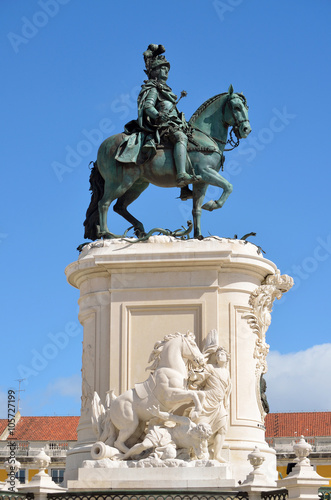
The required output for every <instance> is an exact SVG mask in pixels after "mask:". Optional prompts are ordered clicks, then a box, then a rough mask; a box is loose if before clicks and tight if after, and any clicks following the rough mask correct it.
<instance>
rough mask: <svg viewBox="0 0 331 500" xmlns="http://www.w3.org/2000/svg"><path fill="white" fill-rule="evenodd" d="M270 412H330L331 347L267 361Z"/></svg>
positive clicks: (271, 357)
mask: <svg viewBox="0 0 331 500" xmlns="http://www.w3.org/2000/svg"><path fill="white" fill-rule="evenodd" d="M267 361H268V373H267V374H266V376H265V378H266V381H267V384H268V387H267V397H268V401H269V405H270V411H271V412H287V411H327V410H329V411H330V410H331V390H330V385H331V344H322V345H315V346H313V347H310V348H309V349H307V350H306V351H299V352H294V353H289V354H280V353H279V352H276V351H271V352H270V353H269V355H268V358H267Z"/></svg>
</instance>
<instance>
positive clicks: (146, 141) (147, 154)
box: [115, 122, 222, 165]
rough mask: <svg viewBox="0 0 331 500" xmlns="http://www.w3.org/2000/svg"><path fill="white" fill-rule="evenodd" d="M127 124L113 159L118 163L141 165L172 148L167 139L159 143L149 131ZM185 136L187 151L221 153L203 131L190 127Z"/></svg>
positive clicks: (213, 141)
mask: <svg viewBox="0 0 331 500" xmlns="http://www.w3.org/2000/svg"><path fill="white" fill-rule="evenodd" d="M130 124H131V122H130ZM128 125H129V124H127V125H126V126H125V134H126V136H125V137H124V139H123V140H122V142H121V143H120V144H119V146H118V148H117V151H116V155H115V159H116V160H117V161H119V162H120V163H135V164H136V165H142V164H143V163H145V162H147V161H148V160H150V159H151V158H152V157H153V156H154V155H155V154H156V153H157V151H162V150H167V149H171V150H172V149H173V147H174V145H173V144H172V143H171V142H170V141H169V140H166V139H163V140H162V141H161V142H160V143H157V142H156V141H155V139H154V137H153V135H152V134H151V133H147V132H144V131H137V130H135V129H134V126H133V125H131V126H130V127H128ZM187 137H188V146H187V151H188V152H190V151H198V152H201V153H206V154H211V153H219V154H220V155H222V153H221V152H220V150H219V148H218V146H217V143H216V141H215V140H214V139H213V138H212V137H210V136H208V135H207V134H205V133H204V132H201V131H200V130H198V129H194V128H193V127H191V129H190V131H189V133H188V134H187Z"/></svg>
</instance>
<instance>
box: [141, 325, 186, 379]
mask: <svg viewBox="0 0 331 500" xmlns="http://www.w3.org/2000/svg"><path fill="white" fill-rule="evenodd" d="M176 337H189V339H191V340H194V335H193V333H191V332H187V333H180V332H175V333H170V334H169V335H166V336H165V337H164V339H163V340H159V341H158V342H156V343H155V344H154V349H153V351H152V352H151V354H150V356H149V358H148V363H152V362H153V364H152V365H151V366H147V368H146V370H151V372H152V373H153V372H154V371H155V370H156V368H157V367H158V365H159V362H160V356H161V353H162V351H163V348H164V346H165V344H166V343H167V342H168V341H169V340H172V339H175V338H176Z"/></svg>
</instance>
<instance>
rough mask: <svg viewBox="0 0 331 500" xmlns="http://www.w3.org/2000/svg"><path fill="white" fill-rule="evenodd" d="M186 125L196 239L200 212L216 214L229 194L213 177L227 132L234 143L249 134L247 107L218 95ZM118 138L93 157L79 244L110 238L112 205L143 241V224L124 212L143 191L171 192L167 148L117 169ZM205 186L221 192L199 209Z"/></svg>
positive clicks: (228, 95)
mask: <svg viewBox="0 0 331 500" xmlns="http://www.w3.org/2000/svg"><path fill="white" fill-rule="evenodd" d="M189 124H190V125H191V126H192V128H193V136H192V139H193V140H192V143H193V146H192V144H190V143H189V147H188V158H189V164H190V168H191V169H192V172H193V174H195V175H196V177H197V179H198V180H197V181H196V182H194V183H193V210H192V215H193V223H194V237H195V238H201V237H202V234H201V223H200V220H201V209H202V208H203V209H205V210H209V211H212V210H215V209H216V208H221V207H222V206H223V205H224V203H225V201H226V200H227V198H228V196H229V195H230V193H231V192H232V184H230V182H228V181H227V180H226V179H224V177H222V176H221V175H220V174H219V173H218V172H219V170H220V168H221V165H222V155H223V151H224V148H225V145H226V143H227V137H228V128H229V127H233V131H234V133H235V135H236V137H237V139H238V140H239V139H245V138H246V137H247V136H248V134H249V133H250V132H251V127H250V123H249V119H248V106H247V104H246V99H245V97H244V96H243V95H242V94H236V93H234V92H233V87H232V85H230V87H229V90H228V92H225V93H223V94H218V95H216V96H214V97H211V98H210V99H208V100H207V101H205V102H204V103H203V104H202V105H201V106H200V107H199V108H198V109H197V111H196V112H195V113H194V114H193V115H192V117H191V119H190V120H189ZM124 137H125V134H124V133H121V134H117V135H113V136H111V137H109V138H108V139H106V140H105V141H104V142H103V143H102V144H101V146H100V148H99V151H98V157H97V162H96V164H94V167H93V169H92V172H91V177H90V182H91V191H92V198H91V203H90V206H89V208H88V210H87V212H86V220H85V222H84V226H85V238H89V239H91V240H96V239H97V238H113V237H115V235H114V234H113V233H111V232H110V231H109V229H108V225H107V214H108V209H109V206H110V204H111V203H112V202H113V201H114V200H116V199H117V202H116V203H115V205H114V211H115V212H117V213H118V214H120V215H122V217H124V218H125V219H126V220H127V221H128V222H129V223H130V224H131V225H132V226H133V227H134V230H135V234H136V235H137V236H143V235H144V234H145V229H144V226H143V224H142V223H141V222H140V221H139V220H137V219H136V218H135V217H134V216H133V215H131V214H130V212H128V210H127V207H128V205H130V204H131V203H132V202H133V201H134V200H136V199H137V198H138V196H140V194H141V193H142V192H143V191H144V190H145V189H146V188H147V187H148V186H149V184H150V183H152V184H154V185H155V186H160V187H175V186H176V169H175V166H174V161H173V156H172V150H171V148H169V149H167V148H163V149H158V150H157V153H156V155H155V156H153V157H152V158H151V159H150V160H148V161H146V162H145V163H143V164H141V165H136V164H133V163H128V164H123V163H119V162H118V161H117V160H116V159H115V155H116V152H117V149H118V146H119V145H120V144H121V142H122V140H123V138H124ZM209 185H212V186H217V187H220V188H222V189H223V193H222V194H221V196H220V198H219V199H218V200H215V201H214V200H210V201H208V202H207V203H205V204H204V205H203V200H204V197H205V194H206V191H207V188H208V186H209Z"/></svg>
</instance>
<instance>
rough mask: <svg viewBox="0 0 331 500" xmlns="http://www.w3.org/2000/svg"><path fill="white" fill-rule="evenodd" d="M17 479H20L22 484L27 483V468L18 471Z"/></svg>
mask: <svg viewBox="0 0 331 500" xmlns="http://www.w3.org/2000/svg"><path fill="white" fill-rule="evenodd" d="M15 477H16V479H18V480H19V482H20V483H21V484H24V483H25V469H20V470H19V471H18V472H16V474H15Z"/></svg>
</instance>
